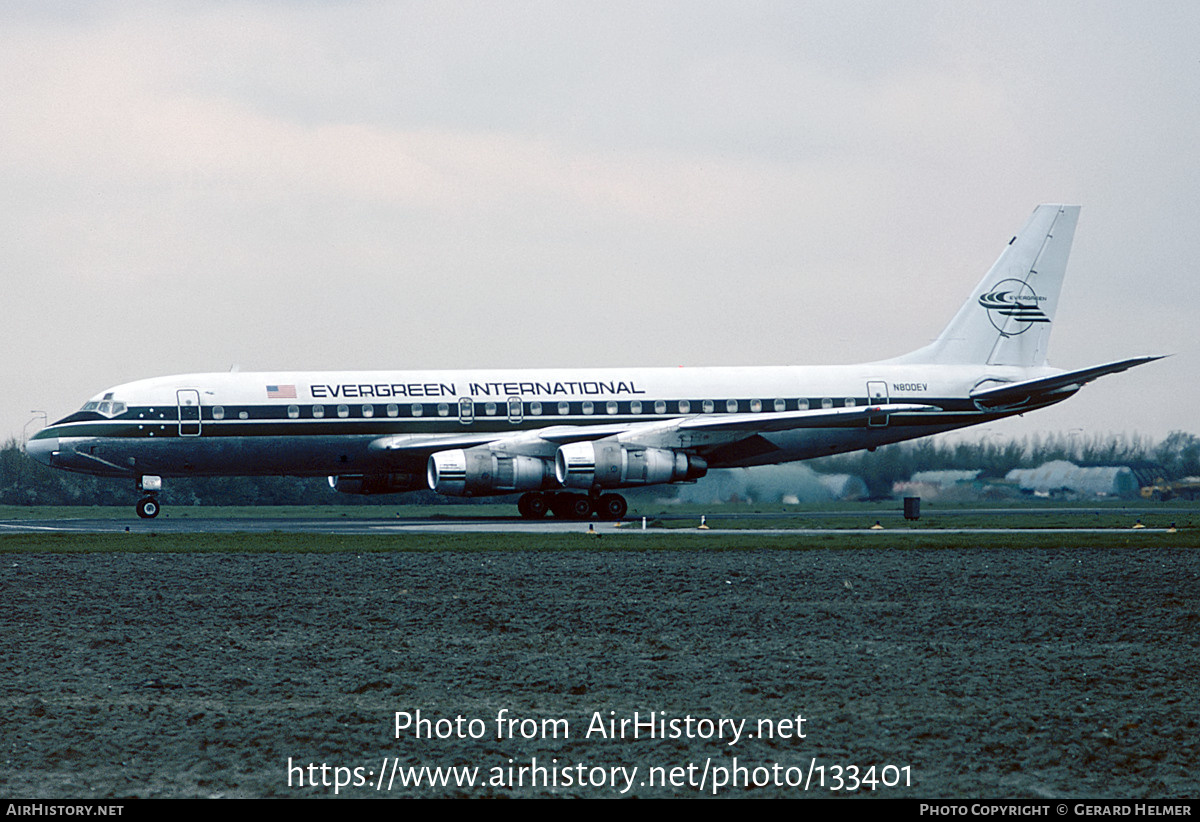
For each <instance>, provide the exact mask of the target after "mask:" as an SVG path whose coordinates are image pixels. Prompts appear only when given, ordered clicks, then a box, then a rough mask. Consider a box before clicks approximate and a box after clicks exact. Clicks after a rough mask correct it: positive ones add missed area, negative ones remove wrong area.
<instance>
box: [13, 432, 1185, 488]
mask: <svg viewBox="0 0 1200 822" xmlns="http://www.w3.org/2000/svg"><path fill="white" fill-rule="evenodd" d="M1053 460H1066V461H1068V462H1073V463H1075V464H1076V465H1127V466H1130V467H1139V466H1140V467H1142V468H1144V469H1145V470H1146V472H1148V473H1150V474H1153V475H1154V477H1157V476H1162V477H1164V478H1166V479H1178V478H1180V477H1185V476H1200V437H1197V436H1196V435H1194V434H1189V433H1186V432H1183V431H1174V432H1172V433H1171V434H1169V435H1168V436H1167V437H1166V438H1164V439H1163V440H1161V441H1159V442H1154V441H1152V440H1149V439H1147V438H1144V437H1141V436H1139V435H1136V434H1135V435H1132V436H1126V435H1117V436H1099V435H1092V436H1087V437H1085V436H1082V435H1081V434H1080V433H1079V432H1072V433H1068V434H1053V435H1049V436H1044V437H1037V436H1035V437H1028V438H1024V439H1021V440H1008V441H998V440H996V439H994V438H992V437H985V438H983V439H982V440H980V441H977V442H948V441H945V440H942V439H939V438H936V437H934V438H926V439H922V440H914V441H911V442H905V443H897V444H895V445H888V446H883V447H881V448H879V449H877V450H875V451H874V452H867V451H856V452H853V453H850V454H840V455H837V456H832V457H823V458H821V459H816V460H810V461H809V462H808V465H809V466H810V467H812V468H813V469H815V470H817V471H820V472H824V473H831V474H854V475H856V476H859V477H862V479H863V481H864V482H866V484H867V488H868V490H869V491H870V493H871V495H872V496H876V497H885V496H889V495H890V494H891V489H892V484H893V483H895V482H901V481H904V480H907V479H908V478H909V477H911V476H912V475H913V474H914V473H916V472H918V471H937V470H951V469H954V470H979V471H981V475H980V476H981V477H983V478H996V479H999V478H1003V477H1004V475H1005V474H1007V473H1008V472H1009V471H1011V470H1012V469H1014V468H1035V467H1037V466H1039V465H1042V464H1044V463H1047V462H1051V461H1053ZM163 486H164V488H163V492H162V494H161V499H162V501H163V502H164V503H165V504H167V505H372V504H380V503H387V504H391V505H395V504H397V503H409V504H441V503H461V502H463V501H464V500H461V499H458V498H450V497H444V496H441V495H439V494H435V493H433V492H432V491H412V492H409V493H407V494H396V495H387V496H369V497H363V496H357V495H353V494H338V493H335V492H334V491H333V490H332V489H330V488H329V485H328V483H327V482H326V480H325V478H323V477H196V478H191V479H167V480H164V482H163ZM138 496H139V495H138V493H137V492H136V490H135V488H134V483H133V482H132V481H131V480H119V479H107V478H102V477H91V476H86V475H83V474H72V473H68V472H66V471H57V470H55V469H52V468H48V467H46V466H44V465H42V464H40V463H38V462H35V461H34V460H32V459H30V458H29V457H28V456H26V454H25V450H24V447H23V446H22V445H21V444H20V443H19V442H17V441H16V440H9V441H8V442H7V443H5V444H4V446H3V448H2V449H0V505H133V503H134V502H135V501H136V500H137V498H138ZM492 499H494V498H480V499H476V500H467V501H476V502H488V501H491V500H492Z"/></svg>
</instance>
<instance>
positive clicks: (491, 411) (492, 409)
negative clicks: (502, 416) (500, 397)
mask: <svg viewBox="0 0 1200 822" xmlns="http://www.w3.org/2000/svg"><path fill="white" fill-rule="evenodd" d="M483 413H485V414H487V415H488V416H489V417H494V416H496V403H494V402H489V403H485V404H484V406H483Z"/></svg>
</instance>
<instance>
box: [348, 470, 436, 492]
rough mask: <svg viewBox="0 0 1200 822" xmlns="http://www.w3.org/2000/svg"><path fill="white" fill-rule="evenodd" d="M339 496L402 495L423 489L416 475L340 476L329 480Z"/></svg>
mask: <svg viewBox="0 0 1200 822" xmlns="http://www.w3.org/2000/svg"><path fill="white" fill-rule="evenodd" d="M329 487H330V488H332V489H333V490H334V491H337V492H338V493H339V494H402V493H404V492H405V491H420V490H423V489H424V488H425V486H424V484H423V483H422V482H421V478H420V477H418V476H417V475H416V474H366V475H363V474H342V475H338V476H336V477H330V478H329Z"/></svg>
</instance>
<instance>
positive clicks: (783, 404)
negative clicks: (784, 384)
mask: <svg viewBox="0 0 1200 822" xmlns="http://www.w3.org/2000/svg"><path fill="white" fill-rule="evenodd" d="M775 410H776V411H786V410H787V400H775Z"/></svg>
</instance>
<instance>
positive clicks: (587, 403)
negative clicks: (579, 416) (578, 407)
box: [583, 400, 596, 414]
mask: <svg viewBox="0 0 1200 822" xmlns="http://www.w3.org/2000/svg"><path fill="white" fill-rule="evenodd" d="M595 410H596V406H595V405H593V404H592V401H591V400H584V402H583V413H585V414H591V413H592V412H593V411H595Z"/></svg>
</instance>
